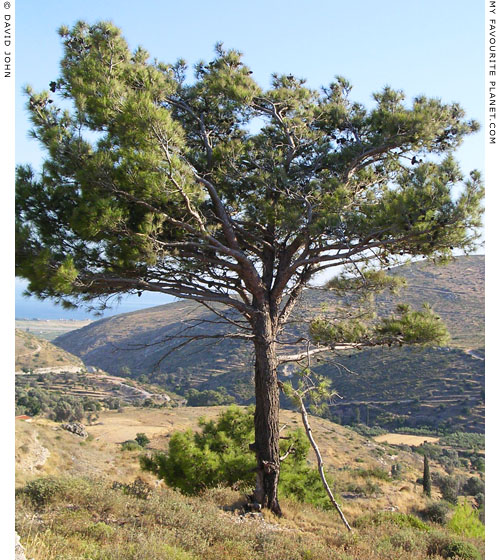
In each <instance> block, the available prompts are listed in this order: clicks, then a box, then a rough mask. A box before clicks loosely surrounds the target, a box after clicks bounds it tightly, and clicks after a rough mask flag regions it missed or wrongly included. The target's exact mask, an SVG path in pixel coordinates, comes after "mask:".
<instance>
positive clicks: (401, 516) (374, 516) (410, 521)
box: [353, 511, 430, 532]
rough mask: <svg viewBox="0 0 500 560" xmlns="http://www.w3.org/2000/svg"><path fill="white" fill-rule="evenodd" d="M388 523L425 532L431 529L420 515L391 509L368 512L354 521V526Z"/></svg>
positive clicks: (361, 526) (372, 525) (362, 526)
mask: <svg viewBox="0 0 500 560" xmlns="http://www.w3.org/2000/svg"><path fill="white" fill-rule="evenodd" d="M386 524H391V525H395V526H396V527H400V528H401V529H405V528H410V529H417V530H419V531H425V532H427V531H430V527H429V525H427V524H426V523H424V522H423V521H422V520H420V519H418V517H415V516H414V515H410V514H407V513H392V512H390V511H379V512H377V513H367V514H366V515H362V516H361V517H358V518H357V519H356V520H355V521H354V522H353V526H354V527H357V528H364V527H378V526H380V525H386Z"/></svg>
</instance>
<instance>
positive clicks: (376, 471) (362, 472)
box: [356, 467, 391, 481]
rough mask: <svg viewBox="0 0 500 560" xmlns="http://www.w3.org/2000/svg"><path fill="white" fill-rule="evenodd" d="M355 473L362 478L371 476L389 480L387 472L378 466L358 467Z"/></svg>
mask: <svg viewBox="0 0 500 560" xmlns="http://www.w3.org/2000/svg"><path fill="white" fill-rule="evenodd" d="M356 474H357V475H358V476H361V477H363V478H369V477H373V478H378V479H379V480H386V481H389V480H391V477H390V475H389V473H388V472H387V471H385V470H384V469H382V468H380V467H374V468H372V469H358V470H357V471H356Z"/></svg>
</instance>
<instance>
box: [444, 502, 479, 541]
mask: <svg viewBox="0 0 500 560" xmlns="http://www.w3.org/2000/svg"><path fill="white" fill-rule="evenodd" d="M448 528H449V529H450V530H451V531H453V532H454V533H457V534H459V535H461V536H463V537H474V538H480V539H484V525H483V523H481V521H480V519H479V512H478V511H477V510H475V509H472V506H471V505H470V504H469V503H468V502H464V503H462V504H460V505H459V506H457V507H456V508H455V511H454V512H453V517H452V518H451V519H450V521H449V522H448Z"/></svg>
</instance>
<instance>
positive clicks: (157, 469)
mask: <svg viewBox="0 0 500 560" xmlns="http://www.w3.org/2000/svg"><path fill="white" fill-rule="evenodd" d="M199 425H200V427H201V432H193V431H192V430H187V431H185V432H175V433H174V434H172V436H171V438H170V441H169V446H168V452H167V453H161V452H155V453H153V454H151V455H143V456H141V457H140V463H141V467H142V469H143V470H145V471H149V472H152V473H153V474H155V475H156V476H157V477H158V478H160V479H162V480H164V481H165V483H166V484H167V485H168V486H171V487H173V488H177V489H178V490H180V491H181V492H182V493H184V494H188V495H194V494H198V493H200V492H202V491H204V490H206V489H207V488H214V487H216V486H218V485H223V486H232V485H234V484H236V483H238V484H239V485H240V487H241V486H242V485H243V487H244V486H245V485H248V486H249V487H250V486H251V485H252V484H253V483H254V481H255V455H254V453H253V452H252V451H250V448H249V444H250V443H252V442H253V441H254V422H253V410H248V411H247V412H243V411H242V410H241V409H239V408H238V407H236V406H231V407H229V408H228V409H227V410H226V411H224V412H222V413H221V414H220V415H219V416H218V417H217V418H216V420H211V421H206V420H204V419H200V421H199ZM288 436H289V439H286V440H282V442H281V445H282V448H281V452H282V454H284V453H285V452H286V451H287V449H288V447H289V446H291V447H292V448H293V453H290V455H288V457H287V459H286V460H285V461H284V462H283V463H282V465H281V471H280V493H281V494H282V495H284V496H286V497H288V498H291V499H293V500H295V501H298V502H308V503H313V504H316V505H319V506H322V507H326V508H328V507H330V503H329V501H328V498H327V497H326V495H325V491H324V489H323V486H322V483H321V479H320V477H319V475H318V473H317V472H316V470H315V469H311V468H310V467H309V466H308V465H307V461H306V456H307V452H308V450H309V442H308V440H307V437H306V435H305V432H304V431H303V430H301V429H298V430H295V431H293V432H289V433H288Z"/></svg>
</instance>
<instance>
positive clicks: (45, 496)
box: [20, 477, 62, 509]
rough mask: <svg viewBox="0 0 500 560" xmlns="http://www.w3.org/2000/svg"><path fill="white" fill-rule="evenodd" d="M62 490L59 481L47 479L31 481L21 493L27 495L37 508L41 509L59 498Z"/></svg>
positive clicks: (51, 478)
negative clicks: (55, 498)
mask: <svg viewBox="0 0 500 560" xmlns="http://www.w3.org/2000/svg"><path fill="white" fill-rule="evenodd" d="M61 488H62V487H61V483H60V482H59V480H57V479H56V478H53V477H45V478H37V479H35V480H31V481H30V482H28V483H27V484H26V486H25V487H24V488H23V489H22V490H21V491H20V492H21V493H23V494H25V495H26V496H27V497H28V498H29V500H30V501H31V503H32V504H33V505H34V506H35V507H36V508H38V509H40V508H42V507H44V506H46V505H47V504H48V503H49V502H50V501H51V500H52V499H53V498H54V497H55V496H57V495H58V494H59V493H60V492H61Z"/></svg>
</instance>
